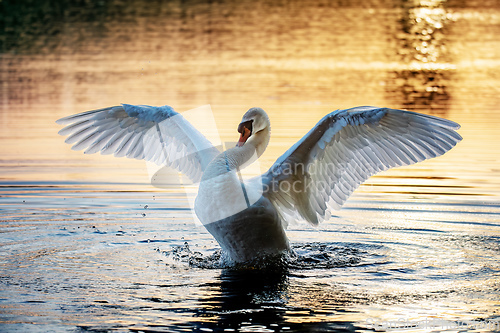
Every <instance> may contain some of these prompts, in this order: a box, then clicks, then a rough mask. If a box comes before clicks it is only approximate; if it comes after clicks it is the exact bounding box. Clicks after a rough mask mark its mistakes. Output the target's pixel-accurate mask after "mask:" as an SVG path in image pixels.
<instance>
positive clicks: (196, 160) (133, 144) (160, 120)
mask: <svg viewBox="0 0 500 333" xmlns="http://www.w3.org/2000/svg"><path fill="white" fill-rule="evenodd" d="M57 123H58V124H61V125H66V127H64V128H63V129H62V130H60V131H59V134H61V135H69V136H68V138H67V139H66V141H65V142H66V143H69V144H73V147H72V149H73V150H82V149H85V153H86V154H94V153H97V152H100V153H101V154H103V155H106V154H114V155H115V156H116V157H129V158H135V159H144V160H146V161H150V162H154V163H156V164H158V165H160V166H163V165H165V166H169V167H173V168H175V169H177V170H178V171H180V172H182V173H184V174H185V175H186V176H188V177H189V178H190V179H191V181H193V182H198V181H199V180H200V179H201V175H202V173H203V171H204V170H205V168H206V167H207V165H208V163H210V161H211V160H212V159H213V158H214V157H215V156H217V154H218V153H219V151H218V150H217V149H216V148H215V147H214V146H213V145H212V143H210V141H209V140H208V139H206V138H205V136H203V135H202V134H201V133H200V132H199V131H198V130H197V129H196V128H195V127H194V126H192V125H191V124H190V123H189V122H188V121H187V120H186V119H185V118H184V117H183V116H182V115H181V114H179V113H177V112H175V111H174V110H173V109H172V108H171V107H170V106H168V105H165V106H159V107H156V106H147V105H129V104H122V105H120V106H112V107H109V108H104V109H99V110H93V111H87V112H83V113H79V114H75V115H72V116H69V117H65V118H61V119H59V120H58V121H57Z"/></svg>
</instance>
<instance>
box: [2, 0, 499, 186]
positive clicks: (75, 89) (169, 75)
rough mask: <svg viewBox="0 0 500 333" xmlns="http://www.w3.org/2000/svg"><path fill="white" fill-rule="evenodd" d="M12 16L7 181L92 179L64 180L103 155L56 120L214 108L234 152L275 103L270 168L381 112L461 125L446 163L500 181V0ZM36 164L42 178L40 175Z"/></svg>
mask: <svg viewBox="0 0 500 333" xmlns="http://www.w3.org/2000/svg"><path fill="white" fill-rule="evenodd" d="M0 8H1V10H2V12H1V15H0V26H1V27H2V29H1V30H0V52H1V53H0V81H1V88H0V119H1V123H0V126H1V133H0V141H1V145H0V152H1V156H2V159H1V161H0V168H1V169H2V178H4V179H9V180H16V179H21V178H25V177H27V178H28V179H40V178H49V179H68V178H78V177H85V175H78V176H74V175H73V176H72V175H70V174H69V171H68V170H64V168H65V167H68V165H67V163H70V162H68V160H71V161H72V162H74V163H84V164H85V163H93V162H91V161H95V158H94V159H89V158H88V156H85V157H84V159H83V160H82V154H81V153H75V152H71V151H70V150H69V149H68V147H67V146H65V145H64V144H63V140H62V138H58V137H57V136H56V135H55V133H56V132H57V130H58V129H59V127H58V126H56V125H55V124H54V121H55V120H56V119H58V118H60V117H62V116H66V115H69V114H73V113H77V112H82V111H86V110H89V109H97V108H102V107H107V106H111V105H117V104H119V103H130V104H149V105H164V104H168V105H171V106H173V107H174V109H176V110H177V111H179V112H183V111H186V110H189V109H191V108H194V107H198V106H200V105H205V104H210V105H211V106H212V109H213V111H214V113H215V117H216V120H217V122H218V126H219V132H220V133H221V135H222V136H223V139H224V140H226V141H228V140H230V141H234V140H235V138H236V135H235V134H237V133H236V131H235V128H236V126H237V123H238V121H239V119H240V117H241V115H242V114H243V112H244V111H245V110H247V109H248V108H249V107H252V106H260V107H263V108H264V109H265V110H267V111H268V112H269V114H270V116H271V120H272V124H273V130H274V131H273V139H272V142H271V149H270V150H269V151H268V153H267V154H266V155H265V156H264V159H263V162H264V163H263V166H264V167H267V166H269V165H270V164H271V163H272V162H273V161H274V159H275V158H276V157H277V156H278V155H280V154H281V153H282V152H283V151H284V150H285V149H286V148H287V147H288V146H289V145H290V144H291V143H293V142H295V141H296V140H297V139H298V138H300V137H301V136H302V135H303V134H305V133H306V132H307V131H308V130H309V128H310V127H312V126H313V125H314V124H315V123H316V122H317V121H318V120H319V119H321V117H322V116H323V115H324V114H326V113H328V112H331V111H333V110H335V109H339V108H348V107H353V106H358V105H375V106H386V107H392V108H404V109H408V110H415V111H418V112H424V113H429V114H433V115H437V116H441V117H445V118H448V119H451V120H454V121H456V122H458V123H460V124H462V126H463V129H462V131H461V133H462V135H463V136H464V137H465V138H466V139H465V140H464V142H462V143H461V144H460V145H459V147H457V148H456V149H455V150H454V151H452V152H451V153H450V155H451V156H449V159H448V161H449V162H450V164H452V166H453V168H460V169H461V170H460V171H461V172H462V173H464V172H465V173H468V172H479V173H481V177H482V178H483V179H481V181H482V182H486V181H487V180H488V181H492V182H494V183H495V188H498V187H499V186H498V185H500V182H499V181H498V174H499V173H498V172H499V168H498V164H497V163H498V144H497V142H498V139H499V134H498V131H497V130H496V124H497V123H498V120H499V112H498V105H500V103H499V102H500V94H499V90H500V82H499V80H500V79H499V76H500V58H499V57H500V38H499V37H498V36H499V35H500V9H499V8H500V4H499V3H498V1H494V0H491V1H488V0H487V1H474V0H468V1H467V0H449V1H445V0H425V1H424V0H421V1H420V0H377V1H375V0H369V1H343V0H337V1H322V0H313V1H307V2H306V1H294V0H283V1H271V0H270V1H264V0H262V1H260V0H259V1H194V0H193V1H190V0H188V1H139V0H116V1H83V0H82V1H53V0H36V1H28V0H23V1H10V0H4V1H2V2H1V4H0ZM464 156H467V158H465V159H464ZM454 157H455V158H454ZM446 158H447V157H444V159H446ZM101 161H102V160H100V159H99V162H98V163H99V165H100V167H101V168H102V167H103V166H104V165H106V164H107V163H111V164H112V165H111V166H110V167H115V166H116V164H113V163H118V162H116V161H112V159H110V158H105V159H104V162H101ZM471 161H474V162H475V163H473V164H471V165H470V166H465V164H467V165H469V163H470V162H471ZM101 163H104V164H101ZM119 163H121V164H124V165H122V167H125V168H129V167H130V168H132V165H133V163H132V162H129V161H127V162H126V163H125V162H123V161H120V162H119ZM80 165H81V164H80ZM71 166H73V165H71ZM33 167H34V168H35V170H36V171H37V172H38V174H36V173H35V174H31V175H30V176H27V175H26V173H30V172H33V171H34V170H33V169H31V168H33ZM59 167H60V168H59ZM137 167H138V168H139V167H140V168H143V166H142V165H141V166H139V165H137ZM13 168H16V170H13ZM20 168H26V169H27V170H24V171H21V170H20ZM478 168H480V169H478ZM28 169H31V170H28ZM464 169H466V170H464ZM471 169H472V170H471ZM72 171H74V170H72ZM46 173H49V174H50V175H46ZM485 173H487V175H486V174H485ZM96 176H98V175H95V174H93V175H91V176H90V177H96ZM128 176H129V177H132V175H128ZM106 179H108V178H106ZM475 185H477V184H475ZM484 186H485V187H488V185H487V184H484ZM485 191H487V192H488V193H490V192H492V189H487V190H485ZM495 192H496V191H495Z"/></svg>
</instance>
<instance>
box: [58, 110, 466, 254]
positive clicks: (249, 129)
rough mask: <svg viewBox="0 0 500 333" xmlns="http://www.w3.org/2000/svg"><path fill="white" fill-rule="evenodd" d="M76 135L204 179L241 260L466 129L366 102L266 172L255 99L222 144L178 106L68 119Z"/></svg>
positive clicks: (206, 200)
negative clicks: (252, 166) (250, 172)
mask: <svg viewBox="0 0 500 333" xmlns="http://www.w3.org/2000/svg"><path fill="white" fill-rule="evenodd" d="M58 123H61V124H65V125H68V126H66V127H65V128H63V129H62V130H61V131H60V132H59V133H60V134H62V135H67V134H71V135H70V136H69V137H68V138H67V139H66V142H67V143H74V144H75V145H74V146H73V149H75V150H80V149H84V148H86V151H85V153H95V152H101V153H102V154H110V153H113V154H114V155H115V156H118V157H119V156H127V157H131V158H138V159H145V160H148V161H153V162H155V163H157V164H159V165H167V166H171V167H174V168H176V169H178V170H179V171H181V172H183V173H185V174H186V175H187V176H188V177H189V178H190V179H191V180H192V181H193V182H200V186H199V191H198V196H197V197H196V201H195V207H194V209H195V212H196V215H197V216H198V218H199V219H200V221H201V222H202V223H203V224H204V226H205V227H206V228H207V230H208V231H209V232H210V233H211V234H212V235H213V236H214V237H215V239H216V240H217V241H218V242H219V244H220V245H221V247H222V249H223V250H224V251H225V252H226V253H227V254H228V255H229V256H230V257H231V258H232V259H233V260H234V261H237V262H244V261H248V260H251V259H254V258H256V257H259V256H265V255H273V254H279V253H282V252H283V251H286V250H288V248H289V245H288V239H287V237H286V234H285V228H286V226H287V225H288V223H289V222H290V221H292V220H297V219H302V220H306V221H308V222H309V223H311V224H313V225H317V224H318V223H319V222H320V221H321V220H324V219H328V218H329V216H330V214H329V210H330V209H332V208H333V209H338V208H340V206H342V205H343V203H344V202H345V201H346V200H347V198H348V197H349V196H350V195H351V193H352V192H353V191H354V190H355V189H356V188H357V187H358V186H359V185H360V184H361V183H362V182H363V181H365V180H366V179H367V178H368V177H370V176H371V175H373V174H375V173H377V172H379V171H383V170H386V169H389V168H391V167H395V166H402V165H409V164H413V163H416V162H420V161H423V160H425V159H428V158H432V157H436V156H440V155H442V154H444V153H445V152H446V151H448V150H450V149H451V148H453V147H454V146H455V145H456V144H457V143H458V142H459V141H460V140H461V139H462V138H461V137H460V135H459V134H458V133H456V132H455V129H458V128H459V127H460V126H459V125H458V124H456V123H454V122H452V121H449V120H445V119H441V118H437V117H433V116H428V115H423V114H418V113H414V112H409V111H403V110H394V109H387V108H375V107H357V108H353V109H348V110H337V111H334V112H332V113H330V114H328V115H327V116H325V117H324V118H323V119H322V120H320V122H318V124H317V125H316V126H315V127H314V128H313V129H311V131H309V133H307V134H306V135H305V136H304V137H303V138H302V139H301V140H300V141H298V142H297V143H296V144H295V145H293V146H292V147H291V148H290V149H289V150H288V151H287V152H286V153H285V154H283V155H282V156H281V157H280V158H278V160H277V161H276V163H275V164H274V165H273V166H272V167H271V168H270V169H269V171H267V172H266V173H264V174H263V175H261V176H259V177H256V178H253V179H250V180H248V181H245V182H244V181H243V180H242V179H241V176H240V174H239V170H240V169H242V168H243V167H245V166H246V165H248V164H249V163H252V162H253V161H254V160H256V159H257V158H258V157H260V156H261V155H262V154H263V152H264V151H265V149H266V147H267V145H268V143H269V139H270V133H271V127H270V121H269V118H268V116H267V114H266V113H265V112H264V110H262V109H260V108H252V109H250V110H248V112H246V113H245V115H244V116H243V119H242V122H241V124H240V126H239V127H238V132H240V133H241V136H240V140H239V141H238V144H237V146H236V147H233V148H231V149H228V150H226V151H225V152H222V153H219V151H218V150H217V149H215V147H213V145H212V144H211V143H210V142H209V141H208V140H207V139H206V138H205V137H204V136H203V135H202V134H201V133H200V132H198V131H197V130H196V129H195V128H194V127H193V126H192V125H191V124H190V123H189V122H187V121H186V120H185V119H184V118H183V117H182V116H181V115H180V114H178V113H176V112H175V111H173V109H172V108H170V107H169V106H163V107H150V106H133V105H127V104H124V105H122V106H115V107H111V108H106V109H101V110H95V111H89V112H85V113H81V114H77V115H74V116H69V117H66V118H62V119H60V120H58Z"/></svg>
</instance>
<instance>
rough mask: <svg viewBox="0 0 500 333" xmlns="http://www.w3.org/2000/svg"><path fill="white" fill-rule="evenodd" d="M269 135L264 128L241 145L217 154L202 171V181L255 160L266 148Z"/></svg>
mask: <svg viewBox="0 0 500 333" xmlns="http://www.w3.org/2000/svg"><path fill="white" fill-rule="evenodd" d="M269 137H270V130H269V129H267V128H266V129H264V130H262V131H260V132H258V133H255V135H253V136H251V137H250V139H248V141H247V142H246V143H245V144H244V145H243V146H241V147H233V148H230V149H228V150H226V151H224V152H223V153H221V154H219V156H217V157H216V158H215V159H214V160H212V162H211V163H210V164H209V165H208V167H207V169H206V170H205V172H204V173H203V177H202V182H203V181H204V180H207V179H209V178H213V177H217V176H221V175H223V174H226V173H229V172H232V171H239V170H241V169H243V168H245V167H247V166H248V165H250V164H251V163H253V162H255V161H256V160H257V159H258V158H259V157H260V156H261V155H262V154H263V153H264V151H265V150H266V147H267V144H268V143H269Z"/></svg>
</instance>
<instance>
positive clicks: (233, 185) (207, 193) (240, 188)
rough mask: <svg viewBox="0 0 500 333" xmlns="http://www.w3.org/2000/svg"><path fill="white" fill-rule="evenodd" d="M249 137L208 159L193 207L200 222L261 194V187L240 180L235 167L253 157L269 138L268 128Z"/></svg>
mask: <svg viewBox="0 0 500 333" xmlns="http://www.w3.org/2000/svg"><path fill="white" fill-rule="evenodd" d="M261 132H263V131H260V132H258V133H256V135H254V136H252V137H250V139H248V140H247V142H246V143H245V144H244V145H243V146H241V147H233V148H231V149H228V150H226V151H225V152H223V153H221V154H219V156H217V157H216V158H215V159H213V160H212V162H210V164H209V165H208V166H207V169H206V170H205V172H204V173H203V176H202V178H201V183H200V187H199V189H198V196H197V197H196V200H195V205H194V210H195V212H196V215H197V216H198V218H199V219H200V221H201V222H202V223H203V224H207V223H211V222H214V221H218V220H221V219H224V218H226V217H229V216H232V215H234V214H237V213H238V212H241V211H243V210H245V209H247V208H248V207H249V206H250V205H252V204H253V203H255V202H256V201H257V200H259V198H260V197H261V196H262V188H261V187H259V188H257V187H256V188H252V187H248V186H247V185H246V184H243V183H242V182H241V180H240V175H239V170H241V169H243V168H244V167H246V166H247V165H249V164H250V163H252V162H254V161H255V160H257V158H258V157H259V156H260V155H262V153H263V152H264V150H265V149H266V146H267V143H268V142H269V131H267V133H261Z"/></svg>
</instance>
